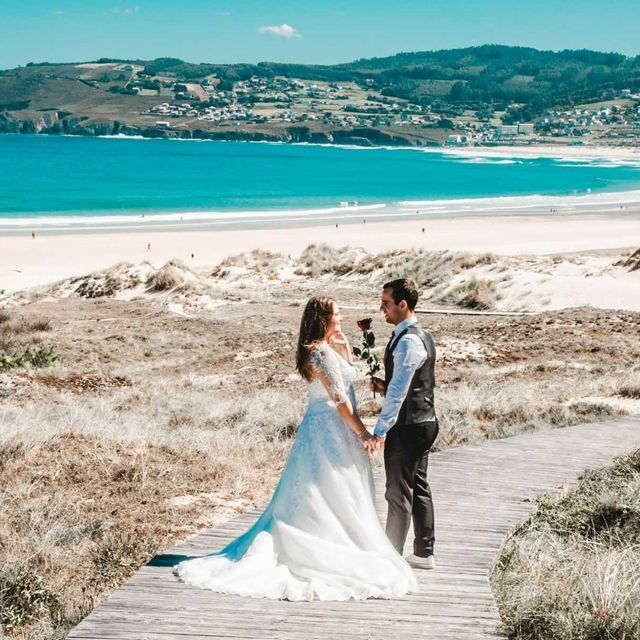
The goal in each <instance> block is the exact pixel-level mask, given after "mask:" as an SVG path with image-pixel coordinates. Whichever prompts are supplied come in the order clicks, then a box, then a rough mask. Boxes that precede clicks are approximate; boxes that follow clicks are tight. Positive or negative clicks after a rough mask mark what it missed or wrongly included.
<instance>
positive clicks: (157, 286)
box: [147, 260, 194, 291]
mask: <svg viewBox="0 0 640 640" xmlns="http://www.w3.org/2000/svg"><path fill="white" fill-rule="evenodd" d="M188 275H192V276H193V275H194V274H193V271H191V269H189V268H188V267H187V266H186V265H185V264H183V263H182V262H180V260H171V261H170V262H167V264H165V265H164V266H163V267H160V269H157V270H156V271H152V272H151V273H150V274H149V276H148V278H147V287H148V288H149V290H150V291H166V290H167V289H177V288H178V287H181V286H183V285H184V284H185V283H186V282H187V276H188Z"/></svg>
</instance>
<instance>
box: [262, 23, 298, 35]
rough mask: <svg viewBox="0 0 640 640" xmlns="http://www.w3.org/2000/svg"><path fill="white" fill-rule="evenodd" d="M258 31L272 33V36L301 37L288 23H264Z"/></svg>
mask: <svg viewBox="0 0 640 640" xmlns="http://www.w3.org/2000/svg"><path fill="white" fill-rule="evenodd" d="M258 31H259V32H260V33H272V34H273V35H274V36H279V37H280V38H302V36H301V35H300V34H299V33H298V32H297V31H296V30H295V29H294V28H293V27H292V26H291V25H290V24H286V23H283V24H280V25H265V26H263V27H260V28H259V29H258Z"/></svg>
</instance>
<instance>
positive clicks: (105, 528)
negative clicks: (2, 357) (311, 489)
mask: <svg viewBox="0 0 640 640" xmlns="http://www.w3.org/2000/svg"><path fill="white" fill-rule="evenodd" d="M170 391H171V389H169V388H166V387H163V386H162V385H159V387H158V388H157V389H152V390H150V393H148V394H147V395H146V397H144V398H140V397H139V392H137V391H133V390H130V389H123V390H118V391H116V392H115V393H114V394H113V395H112V396H111V397H109V398H108V399H105V398H100V397H97V398H85V399H84V400H83V402H82V403H79V402H78V401H76V400H74V399H73V397H65V398H64V399H63V401H62V402H61V403H60V404H59V405H58V406H55V407H50V408H49V409H48V410H46V409H45V408H43V407H41V408H35V407H30V408H26V409H22V410H18V409H16V410H14V411H10V412H5V413H4V414H3V421H2V422H3V424H2V437H1V439H0V486H2V487H3V490H2V493H0V506H1V507H2V517H1V518H0V542H1V544H0V548H1V556H2V566H3V569H2V571H1V572H0V609H2V611H3V614H2V616H3V617H2V620H1V622H2V624H3V625H4V626H5V628H6V629H7V630H11V629H13V628H14V627H15V629H14V631H13V634H12V635H15V637H17V638H58V637H63V636H64V634H65V632H66V631H67V630H68V629H69V628H70V627H71V626H73V625H74V624H76V623H77V622H78V621H79V620H80V619H81V618H82V617H83V615H86V613H87V612H88V611H89V610H90V609H91V608H92V606H93V605H94V604H95V603H96V602H98V601H99V600H100V599H101V598H102V597H103V595H104V594H106V593H108V592H109V591H111V590H112V589H113V588H115V587H116V586H117V585H118V584H120V583H121V582H122V581H123V580H124V579H125V578H127V577H128V576H129V575H131V574H132V573H133V572H134V571H135V570H136V569H137V568H138V567H139V566H140V565H141V564H143V563H145V562H147V561H148V560H149V559H150V558H151V557H152V556H153V555H154V553H155V552H156V551H158V550H160V549H163V548H166V547H168V546H170V545H171V544H172V543H174V542H175V541H176V540H177V539H181V538H184V537H186V535H187V534H189V533H193V532H194V530H196V529H198V528H202V527H205V526H210V525H212V524H213V523H214V522H215V521H216V520H215V519H212V518H213V517H214V515H216V512H217V511H219V510H220V506H221V505H224V503H225V502H232V501H235V503H236V504H237V506H238V507H241V508H246V507H247V506H254V505H258V504H263V503H264V502H265V501H266V500H267V498H268V495H269V492H270V491H271V488H272V487H273V486H274V484H275V482H276V479H277V476H278V473H279V471H280V469H281V467H282V464H283V461H284V458H285V456H286V453H287V451H288V449H289V446H290V443H291V441H292V436H293V435H294V433H295V429H296V425H297V424H298V422H299V419H300V417H301V410H302V405H301V403H300V402H292V401H291V398H290V396H289V395H288V394H287V396H286V398H285V397H284V396H283V394H282V393H281V392H272V391H261V392H255V393H254V394H252V395H250V396H245V397H241V398H237V399H235V400H230V399H229V397H228V396H229V394H228V393H224V392H218V393H217V394H216V393H215V392H212V391H211V390H204V389H201V390H193V391H188V390H186V389H182V390H180V392H179V393H175V394H172V393H170ZM173 391H175V389H173ZM34 425H39V428H38V429H34ZM52 487H55V492H52V490H51V488H52ZM223 511H224V508H223ZM225 513H226V514H227V517H229V516H231V515H233V513H234V510H231V511H229V509H228V508H227V509H226V511H225Z"/></svg>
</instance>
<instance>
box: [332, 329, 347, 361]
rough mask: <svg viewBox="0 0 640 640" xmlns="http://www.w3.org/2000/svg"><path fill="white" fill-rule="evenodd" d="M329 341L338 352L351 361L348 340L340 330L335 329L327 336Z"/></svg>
mask: <svg viewBox="0 0 640 640" xmlns="http://www.w3.org/2000/svg"><path fill="white" fill-rule="evenodd" d="M329 342H330V344H331V346H332V347H333V348H334V349H335V350H336V351H338V353H340V354H341V355H342V356H343V357H344V358H345V359H347V360H348V361H349V362H351V348H350V347H349V340H348V338H347V336H345V335H344V333H342V331H336V332H335V333H334V334H333V335H332V336H331V337H330V338H329Z"/></svg>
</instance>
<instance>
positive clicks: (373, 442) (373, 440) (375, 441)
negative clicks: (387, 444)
mask: <svg viewBox="0 0 640 640" xmlns="http://www.w3.org/2000/svg"><path fill="white" fill-rule="evenodd" d="M358 438H360V442H362V446H363V447H364V448H365V449H366V450H367V451H368V452H369V453H374V452H375V451H376V449H384V438H379V437H378V436H374V435H373V434H371V433H369V432H368V431H367V430H366V429H365V430H364V431H362V432H361V433H360V435H359V436H358Z"/></svg>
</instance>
